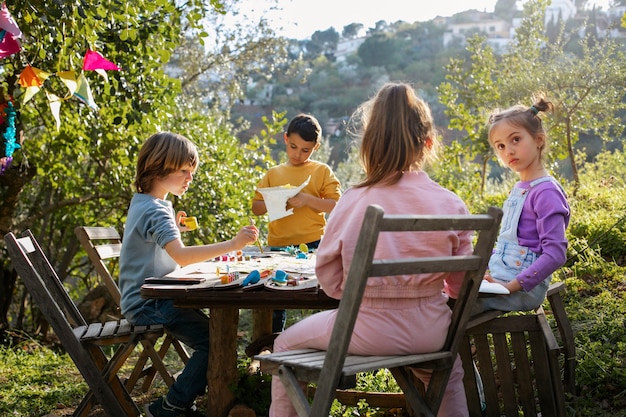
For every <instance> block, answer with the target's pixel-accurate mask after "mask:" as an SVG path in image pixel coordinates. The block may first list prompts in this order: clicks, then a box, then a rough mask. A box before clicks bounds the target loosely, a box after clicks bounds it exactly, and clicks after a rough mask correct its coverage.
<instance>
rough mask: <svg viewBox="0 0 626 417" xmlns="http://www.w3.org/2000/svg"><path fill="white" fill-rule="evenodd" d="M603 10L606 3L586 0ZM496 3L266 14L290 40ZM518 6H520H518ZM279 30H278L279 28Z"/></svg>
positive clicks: (376, 0)
mask: <svg viewBox="0 0 626 417" xmlns="http://www.w3.org/2000/svg"><path fill="white" fill-rule="evenodd" d="M592 3H596V5H597V6H598V7H602V8H603V9H605V10H606V8H607V6H608V3H609V0H597V1H589V4H592ZM267 4H268V3H267V1H266V0H241V2H240V5H241V6H240V7H241V8H242V10H245V9H247V11H248V12H253V11H254V12H259V13H260V12H262V11H264V10H266V5H267ZM495 4H496V0H426V1H424V0H422V1H419V2H417V1H415V2H413V1H411V0H371V1H369V0H279V1H278V5H279V7H280V8H282V10H281V11H277V10H273V11H269V12H268V13H267V17H268V19H270V21H271V22H272V25H273V26H275V28H276V29H277V31H278V33H279V34H281V35H285V36H286V37H288V38H293V39H306V38H310V36H311V35H312V34H313V33H314V32H315V31H316V30H326V29H328V28H330V27H331V26H332V27H334V28H335V30H336V31H337V32H339V33H340V34H341V31H342V30H343V27H344V26H346V25H349V24H350V23H362V24H363V26H364V27H365V28H369V27H374V25H375V23H376V22H377V21H379V20H385V21H387V22H388V23H393V22H396V21H398V20H403V21H405V22H409V23H413V22H424V21H428V20H431V19H433V18H435V17H437V16H452V15H454V14H455V13H458V12H462V11H465V10H469V9H476V10H480V11H486V12H493V8H494V6H495ZM518 7H519V6H518ZM281 27H282V30H278V28H281Z"/></svg>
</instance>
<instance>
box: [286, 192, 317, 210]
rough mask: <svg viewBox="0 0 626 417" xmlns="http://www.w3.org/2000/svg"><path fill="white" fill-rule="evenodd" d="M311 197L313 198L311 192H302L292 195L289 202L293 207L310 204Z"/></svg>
mask: <svg viewBox="0 0 626 417" xmlns="http://www.w3.org/2000/svg"><path fill="white" fill-rule="evenodd" d="M310 198H311V195H310V194H307V193H302V192H300V193H298V194H296V195H295V196H293V197H291V198H290V199H289V200H287V203H288V204H289V205H290V206H291V207H296V208H300V207H305V206H308V205H309V199H310Z"/></svg>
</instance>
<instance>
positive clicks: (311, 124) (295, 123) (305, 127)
mask: <svg viewBox="0 0 626 417" xmlns="http://www.w3.org/2000/svg"><path fill="white" fill-rule="evenodd" d="M292 133H296V134H298V135H300V137H301V138H302V139H303V140H305V141H307V142H313V143H318V142H320V141H321V140H322V127H321V126H320V123H319V122H318V121H317V119H316V118H315V117H313V116H311V115H310V114H304V113H300V114H298V115H297V116H296V117H294V118H293V119H292V120H291V122H289V126H288V127H287V136H290V135H291V134H292Z"/></svg>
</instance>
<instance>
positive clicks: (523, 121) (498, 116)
mask: <svg viewBox="0 0 626 417" xmlns="http://www.w3.org/2000/svg"><path fill="white" fill-rule="evenodd" d="M548 110H550V111H554V105H553V104H552V102H550V101H547V100H545V98H544V97H540V98H539V99H538V100H537V101H536V102H535V104H533V105H532V106H530V107H526V106H523V105H521V104H518V105H515V106H512V107H509V108H508V109H506V110H494V111H493V112H492V114H491V115H490V116H489V120H488V124H489V129H488V132H487V136H488V138H489V143H490V144H491V129H492V128H493V126H494V125H495V124H496V123H498V122H501V121H506V122H508V123H510V124H512V125H513V126H516V127H519V128H521V129H524V130H526V131H527V132H528V133H530V134H531V135H533V137H534V138H537V137H538V136H540V135H543V136H544V139H545V140H544V146H543V147H542V148H541V151H542V156H543V151H544V150H545V148H546V144H547V138H548V135H547V132H546V130H545V128H544V127H543V123H542V121H541V118H540V117H539V112H547V111H548Z"/></svg>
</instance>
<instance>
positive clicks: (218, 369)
mask: <svg viewBox="0 0 626 417" xmlns="http://www.w3.org/2000/svg"><path fill="white" fill-rule="evenodd" d="M210 317H211V319H210V320H209V368H208V370H207V382H208V391H207V417H227V416H228V413H229V411H230V410H231V408H232V407H233V405H234V402H235V396H234V394H233V393H232V391H231V390H230V389H229V385H231V383H234V382H236V381H237V379H238V377H239V375H238V373H237V327H238V324H239V310H238V309H236V308H212V309H211V310H210Z"/></svg>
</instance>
